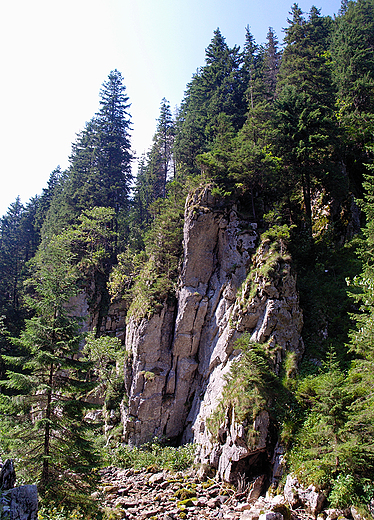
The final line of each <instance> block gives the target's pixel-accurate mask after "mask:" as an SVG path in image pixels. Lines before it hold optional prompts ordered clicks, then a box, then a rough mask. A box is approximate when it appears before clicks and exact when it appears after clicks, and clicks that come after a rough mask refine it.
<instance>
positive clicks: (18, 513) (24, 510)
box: [0, 485, 38, 520]
mask: <svg viewBox="0 0 374 520" xmlns="http://www.w3.org/2000/svg"><path fill="white" fill-rule="evenodd" d="M0 502H1V505H2V511H3V513H6V512H7V513H8V514H9V517H8V518H9V520H37V518H38V491H37V488H36V486H35V485H27V486H19V487H16V488H13V489H9V490H7V491H5V492H4V493H3V494H2V495H1V499H0ZM1 517H2V516H1Z"/></svg>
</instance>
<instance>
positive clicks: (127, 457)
mask: <svg viewBox="0 0 374 520" xmlns="http://www.w3.org/2000/svg"><path fill="white" fill-rule="evenodd" d="M194 457H195V445H193V444H186V445H185V446H179V447H177V448H175V447H172V446H162V445H161V443H160V442H159V441H158V440H157V439H156V440H154V441H153V442H150V443H147V444H145V445H143V446H141V447H140V448H137V447H133V448H132V447H130V446H127V445H126V446H121V445H119V446H117V447H116V448H113V449H112V450H111V451H110V452H108V453H106V454H105V458H106V463H108V464H112V465H114V466H118V467H122V468H133V469H137V470H140V469H145V468H148V467H152V468H154V470H156V471H162V470H164V469H165V470H170V471H184V470H186V469H188V468H190V467H191V466H192V465H193V461H194Z"/></svg>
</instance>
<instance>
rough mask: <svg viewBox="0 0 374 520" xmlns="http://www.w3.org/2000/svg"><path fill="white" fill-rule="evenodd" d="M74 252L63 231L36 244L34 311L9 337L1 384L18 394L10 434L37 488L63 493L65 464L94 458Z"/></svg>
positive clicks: (73, 467) (75, 465)
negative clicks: (14, 352) (14, 350)
mask: <svg viewBox="0 0 374 520" xmlns="http://www.w3.org/2000/svg"><path fill="white" fill-rule="evenodd" d="M75 260H76V259H75V254H74V253H73V252H72V251H71V247H70V244H69V242H67V241H66V239H65V237H64V236H56V237H54V238H53V239H52V240H51V241H50V242H49V244H48V246H47V247H46V248H43V249H42V250H40V251H39V252H38V254H37V255H36V257H35V258H34V260H33V275H32V279H31V280H30V281H29V284H30V288H32V296H31V297H29V300H28V301H29V305H30V308H31V309H32V310H33V312H34V316H33V317H32V318H31V319H29V320H26V326H25V329H24V331H23V332H22V333H21V335H20V337H19V338H14V339H13V343H14V344H15V345H16V346H17V347H18V348H20V349H22V352H23V354H22V355H19V356H18V357H14V356H5V357H4V359H5V361H6V362H7V363H8V365H11V366H12V369H11V370H8V371H7V378H6V379H5V380H4V381H2V385H3V386H4V387H5V388H8V389H10V390H12V392H16V393H17V394H18V396H17V398H16V400H15V401H14V404H13V407H12V408H11V412H12V415H13V417H14V424H13V429H12V431H11V432H9V434H10V435H12V436H13V438H14V439H15V441H14V446H15V449H16V450H17V453H16V455H17V456H18V457H20V458H21V460H22V461H23V464H24V467H25V469H26V470H27V471H28V472H29V474H32V475H34V476H35V477H36V478H37V480H38V481H39V483H40V490H41V491H42V493H43V494H44V493H47V491H48V489H50V490H51V493H52V495H53V494H54V493H55V492H56V493H61V492H62V488H64V487H65V488H66V487H67V486H68V484H67V482H66V481H67V480H69V478H68V476H67V475H68V474H67V473H66V471H69V472H75V471H77V472H79V473H82V472H83V473H84V472H85V471H87V470H88V469H89V467H90V464H91V463H93V462H94V461H95V453H94V450H93V448H92V446H91V445H90V443H89V442H88V440H87V438H86V435H85V429H87V423H86V422H85V419H84V410H85V408H86V407H87V403H86V401H85V395H86V392H87V390H88V389H89V387H88V386H87V382H86V372H87V369H88V366H87V363H84V362H82V361H81V359H80V358H79V349H80V345H81V341H82V334H81V333H80V322H79V320H78V319H77V318H75V317H74V309H73V307H72V303H71V302H72V298H73V297H74V296H76V295H77V293H78V291H79V289H78V285H77V280H78V276H77V268H76V266H75ZM70 475H71V473H70ZM73 480H74V477H73ZM76 480H77V482H78V481H79V479H78V478H77V479H76ZM77 482H76V483H77Z"/></svg>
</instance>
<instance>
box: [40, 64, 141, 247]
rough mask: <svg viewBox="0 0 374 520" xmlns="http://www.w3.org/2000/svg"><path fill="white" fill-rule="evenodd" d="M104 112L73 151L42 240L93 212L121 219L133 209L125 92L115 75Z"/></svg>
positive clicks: (103, 99)
mask: <svg viewBox="0 0 374 520" xmlns="http://www.w3.org/2000/svg"><path fill="white" fill-rule="evenodd" d="M100 105H101V108H100V110H99V111H98V113H97V114H96V115H95V116H94V117H93V118H92V119H91V120H90V121H89V122H88V123H86V126H85V128H84V130H83V131H82V132H80V133H79V134H78V136H77V140H76V142H75V143H73V145H72V154H71V157H70V168H69V169H68V171H67V172H64V173H63V174H62V175H61V176H60V178H59V182H58V186H56V189H55V193H54V197H53V199H52V201H51V202H50V207H49V211H48V213H47V215H46V219H45V224H44V226H43V231H42V235H43V237H51V236H52V235H53V234H58V233H60V232H61V230H62V229H66V228H67V227H68V226H70V225H71V224H74V223H75V222H76V221H77V218H78V216H79V214H80V213H81V211H83V210H86V209H91V208H92V207H94V206H98V207H110V208H113V209H115V211H116V215H117V220H116V222H117V227H118V222H119V221H120V220H121V218H120V213H121V212H122V213H123V212H126V210H127V209H128V205H129V193H130V184H131V180H132V175H131V160H132V152H131V146H130V135H129V133H130V116H129V113H128V109H129V107H130V105H129V103H128V97H127V95H126V87H125V86H124V85H123V79H122V75H121V73H120V72H119V71H117V70H114V71H112V72H111V73H110V74H109V76H108V80H107V81H106V82H104V84H103V86H102V89H101V91H100Z"/></svg>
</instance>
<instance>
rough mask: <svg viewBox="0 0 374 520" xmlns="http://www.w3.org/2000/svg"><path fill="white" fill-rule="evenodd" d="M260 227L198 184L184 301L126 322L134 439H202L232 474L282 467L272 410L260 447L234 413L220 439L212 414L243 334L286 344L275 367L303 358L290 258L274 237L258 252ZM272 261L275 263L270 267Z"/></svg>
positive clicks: (126, 417) (264, 418)
mask: <svg viewBox="0 0 374 520" xmlns="http://www.w3.org/2000/svg"><path fill="white" fill-rule="evenodd" d="M256 229H257V226H256V224H255V223H253V222H250V221H248V220H246V219H244V218H243V217H241V216H240V214H239V213H238V211H237V209H236V207H235V205H231V206H230V205H228V204H226V203H223V202H222V201H220V200H217V199H215V198H214V197H213V196H212V194H211V191H210V189H209V188H207V187H205V188H201V189H198V190H196V191H195V192H194V193H193V194H192V195H190V197H188V199H187V201H186V208H185V224H184V257H183V265H182V268H181V274H180V280H179V288H178V292H177V297H176V301H175V302H174V303H170V302H165V304H164V305H163V307H162V310H161V311H160V312H158V313H155V314H153V316H152V317H150V318H143V319H141V320H137V319H135V318H133V317H131V316H129V317H128V323H127V327H126V340H125V343H126V350H127V352H128V354H129V355H128V360H127V367H126V377H125V379H126V388H127V394H128V404H127V405H126V406H123V409H122V420H123V424H124V438H125V441H126V442H128V443H129V444H133V445H139V444H142V443H144V442H147V441H149V440H150V439H151V438H152V437H154V436H159V437H160V436H166V437H167V438H169V439H172V440H174V441H175V442H176V443H178V442H182V441H183V442H186V441H194V442H196V443H198V444H199V446H200V452H199V459H200V461H201V462H209V463H210V464H212V465H213V466H215V467H216V468H218V471H219V473H220V476H221V478H223V479H224V480H227V481H233V480H235V478H237V475H238V472H239V470H240V472H241V473H246V472H248V467H251V466H256V468H257V469H256V471H257V472H258V473H261V471H262V470H261V468H260V466H261V465H267V467H273V466H274V467H279V457H281V454H282V450H281V448H279V446H278V447H277V450H278V451H277V450H275V447H276V446H275V445H276V439H275V438H274V435H272V434H271V424H270V422H271V421H270V418H269V415H268V413H267V412H266V411H265V410H263V411H261V412H260V413H259V414H258V415H257V416H256V418H255V419H254V423H253V425H252V427H253V429H254V430H255V431H256V432H257V433H258V435H257V437H256V438H257V441H256V443H255V445H254V446H251V447H250V446H248V444H247V441H246V431H245V427H244V426H243V425H242V424H239V423H237V421H236V419H235V410H232V411H231V412H230V414H229V415H230V416H229V417H227V420H226V421H225V425H223V428H224V429H225V434H224V435H221V440H220V441H215V442H213V441H212V435H211V432H209V429H208V427H207V419H208V417H209V416H210V415H211V413H212V412H213V410H214V409H215V408H216V406H217V404H218V402H219V400H220V398H221V395H222V390H223V387H224V385H225V375H226V374H227V373H228V372H229V371H230V367H231V365H232V363H233V362H234V360H235V359H236V358H237V357H238V355H239V356H240V352H238V351H237V350H235V349H234V343H235V341H236V339H237V338H238V337H240V336H241V335H242V334H243V333H244V332H246V333H249V334H250V335H251V340H252V341H254V342H257V343H265V342H266V343H267V345H272V346H274V347H277V348H276V349H275V350H276V352H277V354H276V359H275V362H274V370H275V371H277V370H279V365H280V362H281V360H282V357H283V355H284V353H285V352H286V351H288V350H289V351H292V352H295V354H296V358H297V357H298V356H299V355H300V354H301V353H302V350H303V343H302V339H301V329H302V324H303V319H302V313H301V311H300V309H299V304H298V296H297V292H296V281H295V277H294V276H293V274H292V271H291V265H290V261H289V259H288V258H287V257H286V256H282V255H278V256H274V255H273V251H272V250H271V249H270V245H269V244H268V243H263V244H261V246H260V247H259V249H258V251H257V253H256V255H255V251H256V246H257V245H258V235H257V231H256ZM269 262H270V263H271V269H270V268H268V269H265V268H263V267H264V266H265V267H266V266H268V267H269ZM262 268H263V269H262ZM274 450H275V452H274ZM274 457H275V458H274ZM276 457H278V458H276ZM264 460H266V464H265V463H264ZM266 471H268V469H267V470H266ZM262 472H264V471H262Z"/></svg>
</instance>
